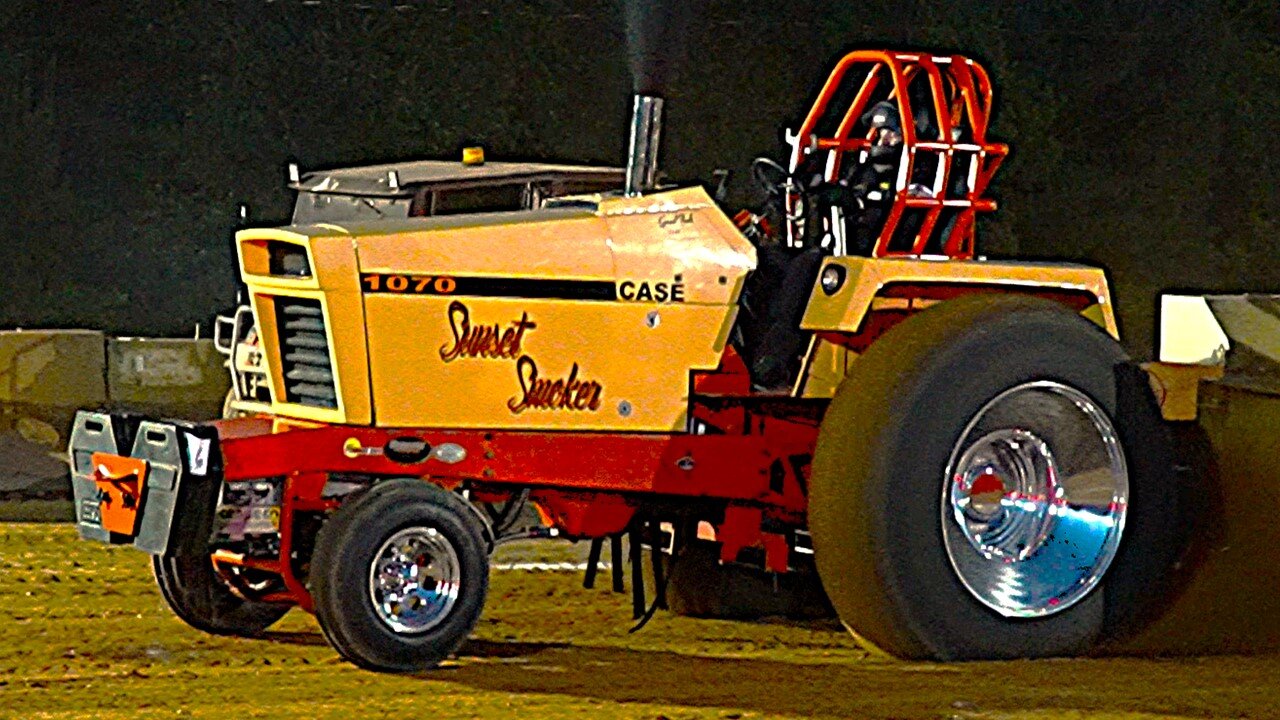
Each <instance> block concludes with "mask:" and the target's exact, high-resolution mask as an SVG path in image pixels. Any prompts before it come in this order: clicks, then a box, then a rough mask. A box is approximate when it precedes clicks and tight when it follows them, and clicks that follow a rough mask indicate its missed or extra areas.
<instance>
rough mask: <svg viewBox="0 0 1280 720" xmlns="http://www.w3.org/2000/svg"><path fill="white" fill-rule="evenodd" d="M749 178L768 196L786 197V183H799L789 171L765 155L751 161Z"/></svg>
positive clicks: (796, 184)
mask: <svg viewBox="0 0 1280 720" xmlns="http://www.w3.org/2000/svg"><path fill="white" fill-rule="evenodd" d="M751 179H752V180H753V181H754V182H755V184H756V186H758V187H759V188H760V189H761V190H763V191H765V193H767V194H768V195H769V197H770V198H775V197H786V193H787V184H788V183H790V184H791V185H792V186H793V187H795V186H798V185H799V183H797V182H795V180H794V179H793V178H792V177H791V172H790V171H789V170H787V169H786V168H784V167H782V166H781V165H779V164H778V163H777V162H775V161H774V160H772V159H771V158H767V157H758V158H756V159H755V160H752V161H751Z"/></svg>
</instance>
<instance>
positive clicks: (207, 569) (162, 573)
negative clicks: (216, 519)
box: [151, 555, 291, 637]
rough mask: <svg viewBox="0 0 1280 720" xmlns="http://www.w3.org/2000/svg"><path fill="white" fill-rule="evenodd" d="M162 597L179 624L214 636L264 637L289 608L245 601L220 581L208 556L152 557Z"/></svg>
mask: <svg viewBox="0 0 1280 720" xmlns="http://www.w3.org/2000/svg"><path fill="white" fill-rule="evenodd" d="M151 571H152V573H153V574H154V575H155V578H156V585H158V586H159V587H160V595H161V596H163V597H164V601H165V602H166V603H167V604H168V605H169V608H170V609H171V610H173V614H174V615H177V616H178V618H179V619H180V620H182V621H183V622H185V623H186V624H188V625H190V626H191V627H193V628H195V629H197V630H202V631H204V632H207V633H210V634H213V635H234V636H239V637H253V636H256V635H261V634H262V633H263V631H265V630H266V629H267V628H269V627H271V626H272V625H274V624H275V623H276V621H277V620H279V619H280V618H282V617H284V615H285V613H287V612H289V608H290V607H291V606H289V605H279V604H275V603H264V602H257V601H253V600H245V599H243V598H241V597H240V596H238V595H236V594H235V593H234V592H232V591H231V589H230V588H229V587H228V586H227V584H226V583H225V582H224V581H223V580H222V579H221V578H220V577H218V574H217V573H216V572H215V571H214V569H213V563H212V562H211V561H210V560H209V556H207V555H203V556H201V555H192V556H177V557H165V556H161V555H152V556H151Z"/></svg>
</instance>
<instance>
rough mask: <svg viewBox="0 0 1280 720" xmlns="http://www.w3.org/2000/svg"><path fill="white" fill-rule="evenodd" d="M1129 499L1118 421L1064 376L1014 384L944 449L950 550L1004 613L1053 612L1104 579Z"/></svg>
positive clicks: (979, 594)
mask: <svg viewBox="0 0 1280 720" xmlns="http://www.w3.org/2000/svg"><path fill="white" fill-rule="evenodd" d="M1128 498H1129V475H1128V471H1127V470H1126V468H1125V463H1124V455H1123V453H1122V452H1121V449H1120V443H1119V439H1118V437H1117V434H1116V430H1115V426H1114V425H1113V424H1112V423H1111V420H1110V419H1109V418H1108V417H1107V415H1106V413H1105V412H1103V410H1102V409H1101V408H1100V407H1099V406H1098V405H1097V403H1095V402H1094V401H1093V400H1092V399H1091V398H1089V397H1088V396H1087V395H1085V394H1084V393H1082V392H1080V391H1079V390H1076V389H1075V388H1072V387H1069V386H1066V385H1063V384H1061V383H1056V382H1048V381H1040V382H1032V383H1027V384H1025V385H1019V386H1017V387H1014V388H1011V389H1009V390H1006V391H1005V392H1003V393H1001V394H1000V395H998V396H996V398H995V399H993V400H991V401H990V402H988V403H987V404H986V405H984V406H983V407H982V409H980V410H979V411H978V413H977V414H976V415H975V416H974V418H973V420H972V421H971V422H970V423H969V426H968V427H966V428H965V430H964V432H963V433H961V436H960V440H959V442H957V443H956V445H955V447H954V449H953V450H952V452H951V459H950V461H949V462H948V465H947V473H946V478H945V480H944V483H943V491H942V513H941V514H942V518H941V519H942V530H943V532H942V537H943V541H944V545H945V547H946V552H947V558H948V559H949V560H950V562H951V567H952V568H953V569H954V570H955V572H956V575H957V577H959V579H960V581H961V582H962V583H963V584H964V586H965V587H966V588H967V589H968V590H969V592H970V593H972V594H973V596H974V597H975V598H977V599H978V600H979V601H980V602H981V603H982V604H984V605H986V606H987V607H989V608H991V609H992V610H995V611H996V612H998V613H1000V614H1001V615H1004V616H1006V617H1040V616H1045V615H1052V614H1053V613H1056V612H1061V611H1062V610H1065V609H1067V608H1069V607H1071V606H1072V605H1074V604H1075V603H1077V602H1079V601H1080V600H1081V599H1083V598H1084V596H1085V595H1087V594H1088V593H1089V591H1090V590H1092V589H1093V588H1094V587H1095V586H1097V584H1098V582H1099V581H1100V580H1101V579H1102V576H1103V574H1104V573H1105V572H1106V570H1107V567H1108V566H1109V565H1110V564H1111V561H1112V559H1113V558H1114V557H1115V554H1116V550H1117V549H1118V548H1119V546H1120V536H1121V534H1122V532H1123V530H1124V519H1125V514H1126V511H1127V509H1128Z"/></svg>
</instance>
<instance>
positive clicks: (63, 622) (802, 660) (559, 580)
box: [0, 525, 1280, 720]
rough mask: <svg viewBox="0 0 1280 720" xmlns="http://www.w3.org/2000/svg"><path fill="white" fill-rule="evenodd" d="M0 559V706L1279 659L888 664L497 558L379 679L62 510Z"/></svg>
mask: <svg viewBox="0 0 1280 720" xmlns="http://www.w3.org/2000/svg"><path fill="white" fill-rule="evenodd" d="M556 547H557V546H551V547H550V548H548V549H547V550H545V551H541V550H540V551H534V552H535V553H536V554H537V555H538V556H539V557H542V558H545V559H553V560H555V559H563V558H564V557H566V555H565V553H563V551H558V550H557V549H556ZM525 552H526V553H528V552H529V551H527V550H526V551H525ZM0 571H2V572H0V640H2V641H3V642H0V717H14V718H72V717H75V718H89V717H94V718H172V717H175V716H182V717H208V718H239V717H270V718H342V720H353V719H354V718H364V717H397V718H400V717H414V716H430V717H441V718H443V717H485V718H491V717H492V718H497V717H517V716H519V717H522V718H570V717H572V718H581V717H619V718H650V719H655V718H663V717H665V718H671V719H673V720H674V719H675V718H747V717H802V718H818V717H840V718H847V717H906V718H953V717H954V718H963V719H966V720H969V719H977V718H1089V719H1099V718H1148V717H1169V716H1175V717H1178V716H1181V717H1195V718H1203V717H1222V718H1236V717H1251V718H1254V717H1256V718H1268V717H1280V656H1264V657H1253V658H1244V657H1216V658H1194V659H1176V660H1150V659H1108V660H1058V661H1040V662H1014V663H969V664H963V665H930V664H905V663H898V662H891V661H885V660H879V659H873V658H868V657H866V656H865V654H864V653H862V652H861V651H860V650H858V649H857V647H855V646H854V644H853V642H852V640H851V639H850V638H849V637H848V636H847V635H845V634H844V633H843V632H841V631H839V630H837V629H834V628H830V627H827V626H815V627H808V628H797V627H790V626H782V625H771V624H758V625H752V624H743V623H730V622H718V621H695V620H688V619H684V618H676V617H672V616H670V615H666V614H661V613H660V614H659V615H658V616H657V617H655V618H654V620H653V622H651V623H650V625H649V627H647V628H645V629H644V630H642V631H641V632H639V633H637V634H634V635H629V634H628V633H627V629H628V627H629V626H630V622H629V617H630V613H629V609H630V605H629V600H628V598H626V597H623V596H615V595H613V594H611V593H609V592H607V591H606V590H601V589H597V590H594V591H584V590H582V589H581V587H580V582H581V578H580V577H579V576H578V575H576V574H573V573H567V572H521V571H499V572H495V573H494V577H493V587H492V594H491V596H490V599H489V604H488V608H487V610H486V615H485V617H484V618H483V619H482V620H481V624H480V627H479V628H478V630H477V633H476V637H475V639H474V640H473V641H472V642H471V643H470V644H469V645H468V646H467V647H466V649H465V650H464V652H463V653H462V654H461V656H460V657H459V658H458V659H457V660H456V661H453V662H451V663H449V665H448V666H447V667H444V668H441V669H440V670H438V671H436V672H433V673H430V674H427V675H424V676H420V677H391V676H381V675H374V674H371V673H366V672H362V671H359V670H356V669H354V668H353V667H351V666H349V665H347V664H346V663H344V662H341V661H339V660H338V659H337V657H336V656H335V655H334V653H333V652H332V651H331V650H330V649H329V648H328V647H327V646H326V645H325V643H324V640H323V638H322V637H321V636H320V633H319V630H318V629H317V628H316V626H315V624H314V622H313V621H312V620H311V618H309V617H308V616H306V615H304V614H302V613H299V612H294V613H291V614H290V615H289V616H288V617H286V618H285V620H284V621H283V622H282V623H281V624H280V625H279V626H278V627H277V629H276V630H275V631H274V632H273V633H272V634H271V635H270V637H269V639H267V640H236V639H225V638H214V637H210V636H206V635H203V634H201V633H199V632H196V631H194V630H191V629H189V628H187V627H186V626H184V625H182V624H181V623H180V622H179V621H178V620H177V619H175V618H174V617H172V616H171V615H170V614H169V612H168V611H167V609H165V608H164V607H163V605H162V601H161V600H160V597H159V595H158V594H157V593H156V592H155V591H154V588H153V587H152V584H151V578H150V574H149V571H148V569H147V558H146V556H145V555H143V554H141V553H138V552H136V551H133V550H128V549H118V548H110V549H109V548H103V547H98V546H95V545H90V544H88V543H83V542H80V541H78V540H76V539H75V533H74V531H73V530H72V529H71V528H70V527H68V526H65V525H59V526H54V525H0Z"/></svg>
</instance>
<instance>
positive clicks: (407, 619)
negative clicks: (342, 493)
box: [311, 478, 489, 672]
mask: <svg viewBox="0 0 1280 720" xmlns="http://www.w3.org/2000/svg"><path fill="white" fill-rule="evenodd" d="M311 583H312V587H311V592H312V595H313V597H314V599H315V608H316V618H317V619H318V620H319V621H320V627H321V628H322V629H323V630H324V633H325V636H326V637H328V638H329V642H330V644H332V645H333V647H334V649H335V650H337V651H338V653H339V654H340V655H342V656H343V657H344V658H346V659H347V660H350V661H351V662H353V663H355V664H357V665H359V666H360V667H363V668H366V669H369V670H380V671H387V672H416V671H420V670H427V669H430V668H432V667H435V666H436V665H438V664H439V663H440V662H441V661H442V660H444V659H445V658H447V657H448V656H449V654H450V653H452V652H454V651H455V650H457V649H458V647H459V646H460V645H461V644H462V643H463V641H464V640H466V638H467V635H468V634H469V633H470V632H471V630H472V629H473V628H474V627H475V624H476V621H477V620H478V619H479V618H480V612H481V610H482V609H483V608H484V600H485V595H486V593H487V592H488V588H489V558H488V548H487V546H486V544H485V541H484V538H483V533H482V528H481V527H480V520H479V518H478V517H477V516H476V514H475V512H474V511H473V510H472V509H471V508H469V507H467V506H466V504H465V501H464V500H463V499H462V498H460V497H458V496H457V495H454V494H453V493H450V492H448V491H445V490H443V489H441V488H439V487H437V486H435V485H432V484H430V483H428V482H426V481H424V480H418V479H412V478H406V479H398V480H388V481H386V482H383V483H381V484H379V485H377V486H375V487H374V488H373V489H371V490H369V491H368V492H367V493H365V494H364V495H363V496H361V497H359V498H355V499H353V500H351V501H349V502H348V503H347V504H346V505H343V506H342V507H341V508H339V509H338V510H337V512H335V513H334V515H333V517H331V518H330V519H329V520H328V521H327V522H326V523H325V525H324V527H323V528H322V529H321V530H320V534H319V535H318V536H317V538H316V550H315V554H314V556H313V557H312V564H311Z"/></svg>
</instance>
